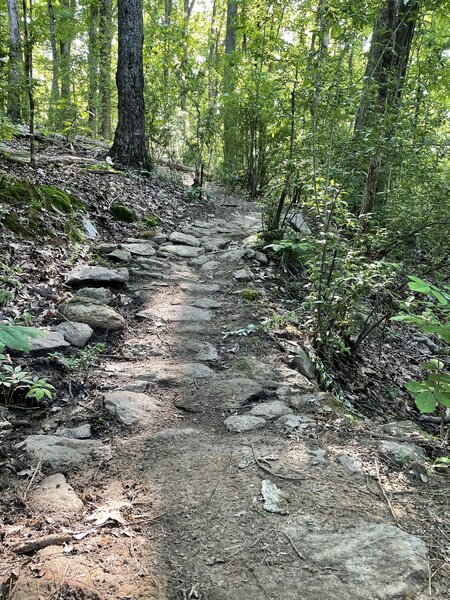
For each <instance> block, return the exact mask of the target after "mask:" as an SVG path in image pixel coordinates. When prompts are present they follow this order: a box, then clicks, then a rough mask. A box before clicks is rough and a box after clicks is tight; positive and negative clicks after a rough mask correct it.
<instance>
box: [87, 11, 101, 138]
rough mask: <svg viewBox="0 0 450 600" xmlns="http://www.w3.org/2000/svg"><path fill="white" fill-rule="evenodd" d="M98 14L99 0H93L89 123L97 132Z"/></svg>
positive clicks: (90, 28) (90, 44)
mask: <svg viewBox="0 0 450 600" xmlns="http://www.w3.org/2000/svg"><path fill="white" fill-rule="evenodd" d="M98 16H99V7H98V1H97V0H91V4H90V7H89V31H88V39H89V42H88V52H89V55H88V123H89V127H90V129H91V131H92V132H93V133H94V134H96V133H97V89H98V49H99V48H98Z"/></svg>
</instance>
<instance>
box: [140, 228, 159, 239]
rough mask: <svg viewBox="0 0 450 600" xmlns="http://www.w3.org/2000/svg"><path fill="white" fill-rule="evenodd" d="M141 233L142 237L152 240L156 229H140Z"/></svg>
mask: <svg viewBox="0 0 450 600" xmlns="http://www.w3.org/2000/svg"><path fill="white" fill-rule="evenodd" d="M139 235H140V237H143V238H145V239H147V240H151V239H152V238H154V237H155V235H156V231H154V230H153V229H145V230H144V231H140V232H139Z"/></svg>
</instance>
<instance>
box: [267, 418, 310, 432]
mask: <svg viewBox="0 0 450 600" xmlns="http://www.w3.org/2000/svg"><path fill="white" fill-rule="evenodd" d="M276 423H277V425H280V426H281V427H283V428H284V429H287V430H289V431H293V430H294V429H300V430H301V431H302V432H303V433H305V432H310V433H313V432H314V430H315V429H316V426H317V424H316V422H315V421H314V419H311V418H310V417H304V416H300V415H283V416H281V417H279V418H278V419H277V421H276Z"/></svg>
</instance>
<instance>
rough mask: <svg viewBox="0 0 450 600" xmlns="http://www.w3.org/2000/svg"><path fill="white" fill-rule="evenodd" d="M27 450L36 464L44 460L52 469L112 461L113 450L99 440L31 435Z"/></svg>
mask: <svg viewBox="0 0 450 600" xmlns="http://www.w3.org/2000/svg"><path fill="white" fill-rule="evenodd" d="M25 450H26V451H27V453H28V455H29V456H30V457H31V459H32V460H33V461H34V462H38V461H39V460H42V462H44V463H49V464H50V465H51V466H52V467H62V466H77V465H85V464H86V463H88V462H91V461H103V460H110V458H111V448H110V447H109V446H106V445H104V444H102V443H101V442H99V441H97V440H75V439H70V438H64V437H59V436H57V435H30V436H28V437H27V438H26V439H25Z"/></svg>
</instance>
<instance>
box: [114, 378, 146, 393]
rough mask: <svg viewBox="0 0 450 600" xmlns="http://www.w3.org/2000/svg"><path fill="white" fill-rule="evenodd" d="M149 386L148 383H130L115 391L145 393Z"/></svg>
mask: <svg viewBox="0 0 450 600" xmlns="http://www.w3.org/2000/svg"><path fill="white" fill-rule="evenodd" d="M148 386H149V382H148V381H139V380H138V381H132V382H130V383H125V384H124V385H121V386H120V388H119V389H117V390H116V391H117V392H118V391H122V390H123V391H127V392H140V393H143V392H146V391H147V388H148Z"/></svg>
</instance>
